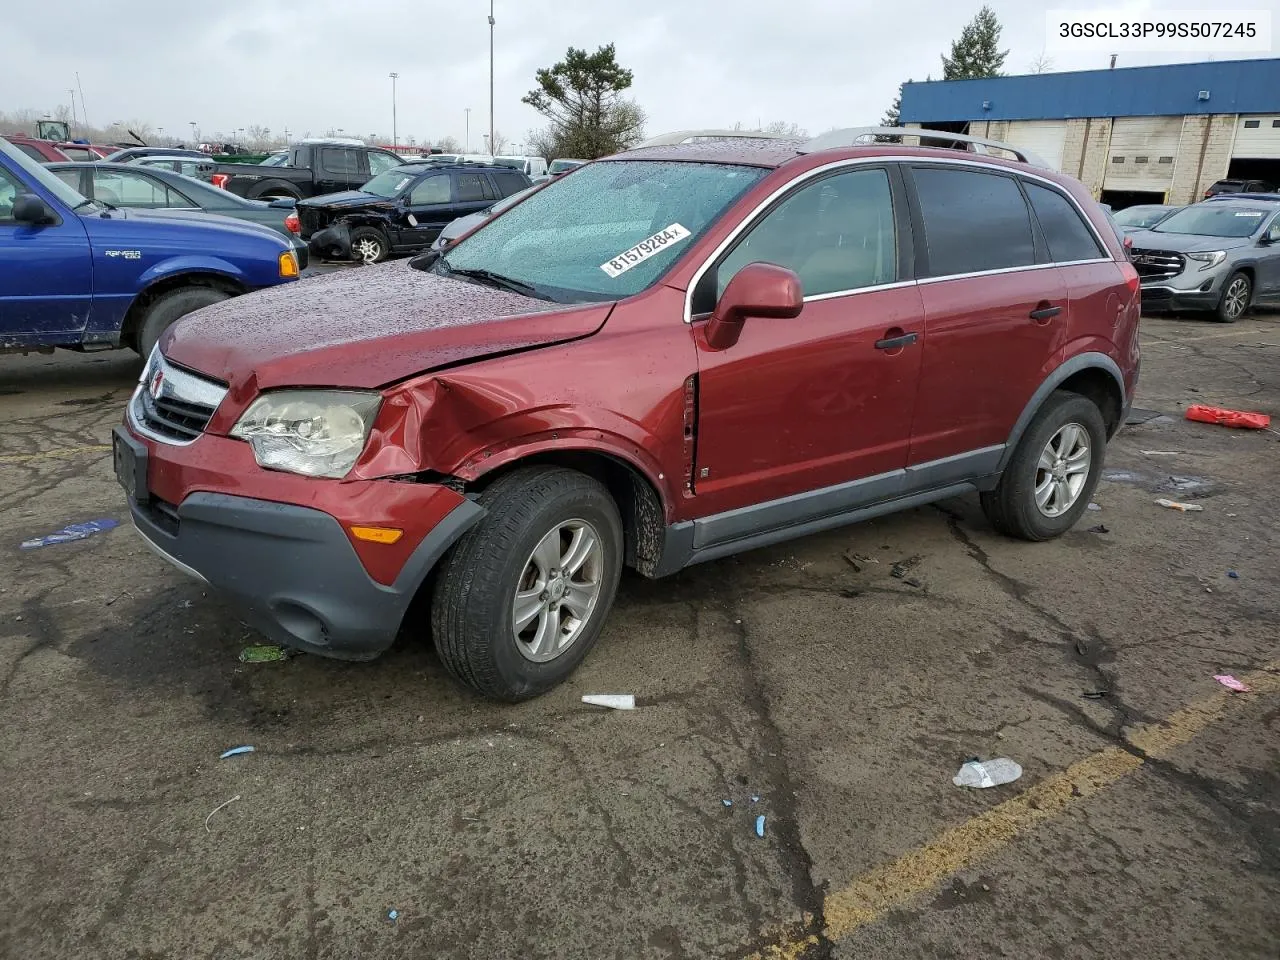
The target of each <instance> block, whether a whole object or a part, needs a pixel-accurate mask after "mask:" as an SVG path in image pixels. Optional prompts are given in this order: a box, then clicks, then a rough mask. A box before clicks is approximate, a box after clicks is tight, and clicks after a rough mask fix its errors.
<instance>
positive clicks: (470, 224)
mask: <svg viewBox="0 0 1280 960" xmlns="http://www.w3.org/2000/svg"><path fill="white" fill-rule="evenodd" d="M536 189H537V185H536V184H535V185H534V186H532V187H526V188H525V189H523V190H521V191H519V192H518V193H513V194H512V195H511V196H509V197H506V198H505V199H502V200H499V201H498V202H497V203H495V204H493V205H491V206H488V207H485V208H484V209H483V210H477V211H476V212H475V213H469V214H467V215H466V216H465V217H459V218H458V219H457V220H454V221H452V222H451V223H450V224H449V225H448V226H447V227H445V228H444V229H443V230H441V231H440V236H438V237H436V240H435V243H433V244H431V249H432V250H443V249H444V248H445V247H447V246H449V245H450V244H452V243H453V242H454V241H456V240H457V239H458V238H459V237H461V236H462V235H463V234H466V233H470V232H471V231H472V230H473V229H475V228H476V227H478V226H480V224H482V223H484V222H485V221H486V220H488V219H489V218H490V217H496V216H497V215H498V214H500V213H502V212H503V211H504V210H507V209H509V208H511V207H514V206H515V205H516V204H517V203H519V202H520V201H521V200H523V199H524V198H525V197H527V196H528V195H529V194H531V193H532V192H533V191H534V190H536Z"/></svg>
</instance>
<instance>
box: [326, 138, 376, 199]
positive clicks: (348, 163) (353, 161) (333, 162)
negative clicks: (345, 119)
mask: <svg viewBox="0 0 1280 960" xmlns="http://www.w3.org/2000/svg"><path fill="white" fill-rule="evenodd" d="M315 152H316V154H318V155H319V162H318V163H316V164H315V166H314V167H313V175H314V177H315V185H316V194H317V195H318V194H323V193H340V192H341V191H343V190H355V189H357V188H359V187H360V186H362V185H363V184H364V183H365V181H366V180H368V179H369V178H368V177H367V176H365V172H366V171H367V170H368V166H367V165H366V164H363V163H362V162H361V160H362V159H363V157H362V155H361V152H360V151H359V150H357V149H354V148H352V147H319V148H318V149H317V150H316V151H315Z"/></svg>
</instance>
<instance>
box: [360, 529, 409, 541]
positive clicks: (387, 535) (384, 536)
mask: <svg viewBox="0 0 1280 960" xmlns="http://www.w3.org/2000/svg"><path fill="white" fill-rule="evenodd" d="M351 535H352V536H353V537H355V538H356V539H357V540H368V541H369V542H370V543H395V542H396V541H397V540H399V539H400V538H401V537H403V536H404V531H403V530H397V529H396V528H395V527H352V528H351Z"/></svg>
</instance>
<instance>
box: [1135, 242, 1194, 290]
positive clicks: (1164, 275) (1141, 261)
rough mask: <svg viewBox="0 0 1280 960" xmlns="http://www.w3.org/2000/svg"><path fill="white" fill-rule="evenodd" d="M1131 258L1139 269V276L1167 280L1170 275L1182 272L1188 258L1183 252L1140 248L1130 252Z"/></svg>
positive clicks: (1146, 278) (1147, 278)
mask: <svg viewBox="0 0 1280 960" xmlns="http://www.w3.org/2000/svg"><path fill="white" fill-rule="evenodd" d="M1130 259H1132V260H1133V266H1134V269H1136V270H1137V271H1138V276H1139V277H1141V278H1142V280H1143V281H1144V282H1145V281H1148V280H1167V279H1169V278H1170V277H1176V276H1177V275H1178V274H1180V273H1181V272H1182V268H1183V267H1185V266H1186V263H1187V262H1186V260H1184V259H1183V257H1182V254H1180V253H1174V252H1173V251H1171V250H1139V249H1137V248H1135V249H1134V250H1133V251H1132V252H1131V253H1130Z"/></svg>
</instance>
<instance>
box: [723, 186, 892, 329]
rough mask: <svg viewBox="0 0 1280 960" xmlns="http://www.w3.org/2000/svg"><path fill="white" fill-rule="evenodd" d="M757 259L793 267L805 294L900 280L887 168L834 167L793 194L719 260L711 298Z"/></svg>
mask: <svg viewBox="0 0 1280 960" xmlns="http://www.w3.org/2000/svg"><path fill="white" fill-rule="evenodd" d="M757 261H763V262H765V263H776V264H778V265H779V266H783V267H786V268H787V269H789V270H793V271H795V273H796V275H797V276H799V277H800V285H801V289H802V290H803V291H804V295H805V296H806V297H812V296H818V295H820V294H824V293H838V292H842V291H845V290H857V289H859V288H861V287H870V286H877V285H879V284H883V283H892V282H894V281H895V280H897V279H898V244H897V236H896V227H895V224H894V219H893V200H892V195H891V193H890V188H889V174H888V171H886V170H884V169H874V170H850V171H848V172H845V173H837V174H835V175H833V176H828V177H823V178H822V179H820V180H817V181H815V182H813V183H810V184H808V185H807V186H805V187H802V188H800V189H799V190H797V191H796V192H795V193H793V194H791V196H789V197H787V198H786V199H785V200H783V201H782V203H780V204H779V205H778V206H777V207H775V208H774V209H773V210H772V211H770V212H769V213H768V214H766V215H765V217H764V219H762V220H760V221H759V222H758V223H756V225H755V226H753V227H752V228H751V231H750V232H749V233H748V234H747V235H746V237H745V238H744V239H742V240H740V241H739V242H738V245H737V246H736V247H734V248H733V250H732V251H730V253H729V255H728V256H727V257H725V258H724V260H722V261H721V262H720V264H719V266H718V267H717V269H716V278H715V280H716V282H715V295H716V299H717V300H718V299H719V297H720V295H721V294H722V293H724V288H725V287H726V286H728V283H729V281H730V280H731V279H732V278H733V275H734V274H736V273H737V272H738V271H739V270H741V269H742V268H743V267H745V266H746V265H747V264H748V263H754V262H757ZM707 309H710V307H708V308H707Z"/></svg>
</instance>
